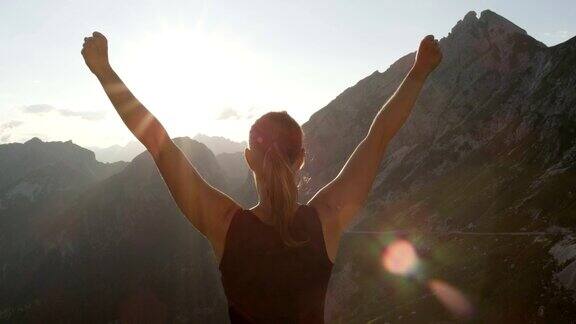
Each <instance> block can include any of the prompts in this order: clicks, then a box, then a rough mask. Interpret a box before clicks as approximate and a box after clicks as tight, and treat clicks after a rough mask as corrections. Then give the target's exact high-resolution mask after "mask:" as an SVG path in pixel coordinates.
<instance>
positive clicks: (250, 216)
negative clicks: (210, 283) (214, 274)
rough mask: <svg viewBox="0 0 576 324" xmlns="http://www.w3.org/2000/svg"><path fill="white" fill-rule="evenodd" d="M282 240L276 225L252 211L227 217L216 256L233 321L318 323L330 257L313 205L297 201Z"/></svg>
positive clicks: (324, 295)
mask: <svg viewBox="0 0 576 324" xmlns="http://www.w3.org/2000/svg"><path fill="white" fill-rule="evenodd" d="M292 233H293V236H294V238H295V239H297V240H306V239H307V240H308V242H307V243H306V244H305V245H303V246H299V247H288V246H286V245H285V244H284V243H283V241H282V239H281V237H280V234H279V233H278V232H277V231H276V229H275V228H274V227H273V226H271V225H267V224H265V223H264V222H262V221H261V220H260V219H259V218H258V217H257V216H256V215H255V214H254V213H252V211H250V210H246V209H239V210H238V211H237V212H236V213H235V215H234V216H233V218H232V221H231V223H230V227H229V228H228V233H227V237H226V244H225V248H224V252H223V254H222V259H221V261H220V273H221V275H222V284H223V286H224V291H225V293H226V297H227V299H228V311H229V314H230V320H231V322H232V323H323V322H324V300H325V298H326V288H327V285H328V280H329V279H330V273H331V271H332V262H331V261H330V259H329V258H328V255H327V253H326V247H325V244H324V235H323V234H322V225H321V223H320V219H319V218H318V214H317V212H316V209H314V208H313V207H312V206H309V205H299V207H298V209H297V212H296V215H295V216H294V223H293V230H292Z"/></svg>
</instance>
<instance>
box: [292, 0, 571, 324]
mask: <svg viewBox="0 0 576 324" xmlns="http://www.w3.org/2000/svg"><path fill="white" fill-rule="evenodd" d="M440 46H441V47H442V49H443V53H444V60H443V62H442V64H441V65H440V66H439V68H438V69H437V71H435V72H434V74H433V75H432V76H431V77H430V79H429V80H428V81H427V83H426V85H425V87H424V90H423V92H422V94H421V96H420V98H419V100H418V102H417V104H416V106H415V108H414V110H413V113H412V115H411V117H410V119H409V121H408V122H407V123H406V125H405V126H404V127H403V128H402V130H401V131H400V132H399V133H398V134H397V136H396V137H395V138H394V140H393V141H392V143H391V144H390V145H389V147H388V150H387V153H386V156H385V158H384V161H383V163H382V165H381V170H380V172H379V175H378V177H377V179H376V181H375V183H374V185H373V190H372V192H371V195H370V197H369V199H368V203H367V206H366V208H364V209H363V210H362V212H361V215H360V218H359V222H358V224H357V225H356V226H355V228H354V229H353V230H352V231H350V232H349V233H348V234H347V235H345V238H344V240H343V243H342V245H341V253H340V255H339V260H338V262H337V270H336V271H335V274H334V276H333V280H332V288H331V292H330V298H329V302H328V305H329V307H328V317H329V318H330V319H331V320H332V321H335V322H358V323H360V322H365V321H367V320H372V319H378V320H380V321H382V322H385V321H389V320H393V319H396V320H407V321H430V320H437V321H442V320H447V319H450V318H451V316H450V314H449V313H448V312H446V311H445V310H444V309H443V307H442V306H441V305H440V303H439V302H437V301H436V299H435V298H434V297H433V295H432V294H431V293H430V291H428V290H427V289H426V288H425V287H426V286H425V281H422V282H409V280H406V279H398V278H395V277H393V276H392V277H391V276H389V275H388V276H386V275H385V276H384V277H382V266H381V263H380V257H381V256H380V253H381V251H382V250H383V249H384V248H385V246H386V244H387V243H389V242H390V241H392V240H393V239H394V238H397V237H398V236H395V235H394V234H391V233H390V232H386V231H389V230H391V231H393V232H392V233H398V231H401V232H402V233H404V234H402V235H400V237H404V238H409V239H410V240H411V241H412V242H414V244H416V245H417V248H418V249H420V250H422V251H423V253H422V254H423V256H422V260H421V261H422V264H424V266H425V267H426V269H427V270H426V274H425V276H424V278H428V279H432V278H434V277H440V278H442V279H443V280H447V281H448V282H450V283H451V284H453V285H455V286H456V287H459V289H461V290H462V291H463V292H464V293H465V294H466V295H467V296H469V298H470V300H471V301H472V302H473V304H474V305H475V307H476V311H477V312H476V316H477V318H478V319H479V320H480V321H484V322H495V321H496V322H501V321H524V322H526V321H528V322H530V321H538V320H539V319H540V320H542V319H546V320H549V321H566V320H567V319H569V318H571V316H572V317H573V316H574V315H575V314H573V309H575V308H574V304H573V301H572V300H571V298H570V297H569V296H570V295H571V294H572V293H571V292H570V291H568V290H566V288H570V287H566V285H564V286H558V285H557V283H558V280H556V278H557V277H558V276H557V275H556V274H557V273H562V274H563V278H566V273H565V272H564V271H566V270H565V268H564V267H570V264H571V263H570V262H565V263H562V264H558V263H556V262H555V261H554V259H553V257H552V255H551V254H550V252H549V251H550V249H551V248H552V247H554V246H556V245H557V244H558V242H560V241H562V240H565V239H566V237H567V235H569V234H567V233H571V232H572V231H574V229H575V228H576V221H575V218H574V213H573V208H574V206H575V205H576V196H575V191H574V187H573V183H574V180H576V169H575V166H576V164H575V162H576V161H574V158H575V156H574V152H575V151H576V137H575V136H574V135H575V134H576V133H575V132H576V118H575V112H576V93H575V92H574V89H575V87H576V71H575V70H574V66H575V65H574V63H576V39H571V40H569V41H567V42H565V43H563V44H560V45H558V46H555V47H552V48H548V47H546V46H545V45H543V44H542V43H540V42H538V41H537V40H535V39H533V38H532V37H530V36H529V35H527V34H526V32H525V31H524V30H522V29H521V28H519V27H517V26H516V25H514V24H513V23H511V22H509V21H508V20H506V19H504V18H502V17H500V16H498V15H497V14H495V13H493V12H491V11H484V12H482V14H481V15H480V17H478V16H477V15H476V14H475V13H469V14H468V15H466V16H465V17H464V19H463V20H461V21H460V22H458V24H457V25H456V26H455V27H454V28H453V30H452V31H451V33H450V34H449V35H448V36H447V37H445V38H443V39H441V41H440ZM413 59H414V54H409V55H407V56H405V57H403V58H401V59H400V60H398V61H397V62H396V63H394V64H393V65H392V66H391V67H390V68H389V69H388V70H387V71H385V72H384V73H380V72H375V73H373V74H372V75H370V76H368V77H367V78H365V79H363V80H361V81H360V82H358V84H356V85H355V86H353V87H351V88H349V89H347V90H346V91H344V92H343V93H342V94H341V95H339V96H338V97H337V98H336V99H334V100H333V101H332V102H331V103H330V104H329V105H328V106H326V107H325V108H323V109H321V110H320V111H318V112H317V113H316V114H314V115H313V116H312V117H311V119H310V120H309V121H308V122H307V123H306V124H305V125H304V131H305V134H306V139H307V140H306V149H307V152H308V159H307V161H306V164H305V170H304V172H303V176H304V180H305V184H304V185H303V187H302V192H301V193H302V196H303V197H304V198H305V199H306V198H308V197H310V196H311V195H313V194H314V193H315V192H316V190H318V189H319V188H320V187H321V186H323V185H324V184H325V183H327V182H328V181H330V180H331V179H332V178H333V177H334V176H335V175H336V174H337V173H338V172H339V171H340V169H341V167H342V165H343V164H344V162H345V161H346V159H347V158H348V156H349V155H350V153H351V152H352V150H353V149H354V148H355V146H356V145H357V144H358V142H359V141H360V140H361V139H362V138H363V136H365V134H366V132H367V130H368V127H369V126H370V123H371V122H372V119H373V118H374V116H375V114H376V113H377V111H378V110H379V109H380V107H381V106H382V104H383V103H384V102H385V101H386V99H387V98H388V97H389V96H390V95H391V94H392V93H393V91H394V90H395V89H396V88H397V86H398V85H399V83H400V82H401V80H402V79H403V77H404V76H405V74H406V73H407V71H408V69H409V68H410V65H411V63H412V62H413ZM558 229H562V230H558ZM366 231H382V232H383V234H377V233H376V234H366ZM463 232H466V233H463ZM386 233H388V234H386ZM568 246H569V245H568ZM437 251H442V255H439V252H437ZM569 269H572V268H569ZM471 278H472V280H471ZM420 279H422V277H421V278H420ZM422 280H423V279H422ZM528 282H529V283H530V284H527V283H528ZM564 282H566V280H564ZM395 285H405V286H409V288H399V287H398V286H395ZM398 289H408V290H410V289H411V290H412V292H411V293H410V294H407V295H403V296H400V295H398V294H400V292H399V291H398ZM361 296H364V297H361ZM403 303H407V304H409V305H410V307H406V306H401V304H403ZM520 309H522V310H523V311H520ZM377 322H378V321H377Z"/></svg>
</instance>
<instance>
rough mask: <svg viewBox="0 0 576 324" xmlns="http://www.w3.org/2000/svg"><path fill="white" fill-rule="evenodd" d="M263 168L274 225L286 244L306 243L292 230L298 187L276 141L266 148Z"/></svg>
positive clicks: (291, 245)
mask: <svg viewBox="0 0 576 324" xmlns="http://www.w3.org/2000/svg"><path fill="white" fill-rule="evenodd" d="M262 169H263V172H264V178H265V179H266V181H267V185H266V190H267V191H268V192H267V197H268V199H270V206H271V208H272V215H273V217H274V219H273V221H274V227H275V228H276V230H278V232H279V233H280V236H281V237H282V240H283V241H284V244H286V245H287V246H290V247H295V246H300V245H302V244H304V243H306V241H297V240H295V239H294V237H293V236H292V234H291V232H290V227H291V225H292V222H293V220H294V215H295V214H296V210H295V209H294V208H295V207H296V206H297V205H296V204H297V199H298V188H297V187H296V181H295V176H294V172H293V171H292V168H291V167H290V164H289V163H288V162H287V159H286V158H285V157H284V154H283V153H282V151H281V150H280V149H279V148H278V145H277V144H276V142H273V143H272V145H270V146H269V147H268V149H267V150H266V153H265V155H264V162H263V165H262Z"/></svg>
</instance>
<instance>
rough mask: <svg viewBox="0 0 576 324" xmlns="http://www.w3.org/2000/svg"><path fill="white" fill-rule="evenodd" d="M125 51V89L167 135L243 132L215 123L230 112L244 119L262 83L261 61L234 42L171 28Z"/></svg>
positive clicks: (211, 34)
mask: <svg viewBox="0 0 576 324" xmlns="http://www.w3.org/2000/svg"><path fill="white" fill-rule="evenodd" d="M125 46H126V47H125V48H124V51H123V56H122V59H121V61H122V62H121V65H122V66H125V67H127V68H126V69H124V71H125V73H124V71H123V73H124V74H125V75H127V76H129V80H127V81H129V82H130V84H129V86H130V87H132V88H133V89H134V92H135V95H136V96H137V97H138V98H139V99H141V101H142V102H143V103H144V104H145V105H146V106H147V108H148V109H149V110H151V111H152V112H153V113H154V114H155V115H156V116H157V117H158V118H159V119H160V120H161V121H162V122H163V123H164V124H165V126H167V128H168V129H169V130H170V131H171V134H173V133H177V134H180V133H181V134H182V135H186V134H188V135H193V134H195V133H197V132H204V133H210V132H213V131H214V130H215V129H220V130H221V131H222V132H223V133H222V132H220V134H219V135H221V136H226V137H231V138H238V137H239V134H242V133H243V132H244V131H245V130H243V129H242V128H246V127H245V126H241V125H237V124H235V125H233V127H230V126H231V125H229V124H230V123H225V122H224V123H223V122H222V121H220V120H218V117H219V115H220V114H221V113H222V111H223V110H226V109H230V108H233V109H234V110H235V111H239V112H240V113H241V114H242V113H246V114H248V111H249V110H250V109H253V106H254V104H255V102H254V99H255V98H257V96H258V89H261V88H262V84H261V83H262V81H263V79H264V78H265V77H263V76H262V73H261V72H262V71H261V67H262V64H261V63H262V60H261V58H259V57H258V56H257V55H256V53H255V52H254V51H252V50H250V48H249V47H247V46H246V44H245V43H243V42H242V41H241V40H240V39H239V38H238V37H236V36H235V35H232V34H227V33H218V32H208V31H206V30H204V29H203V28H200V27H198V28H193V29H190V28H176V27H172V28H166V29H164V30H161V31H159V32H155V33H152V34H148V35H146V36H145V37H143V38H142V39H139V40H136V41H131V42H128V44H127V45H125ZM127 79H128V78H127ZM239 123H240V124H241V122H239ZM224 124H228V125H224Z"/></svg>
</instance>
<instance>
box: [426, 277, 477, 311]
mask: <svg viewBox="0 0 576 324" xmlns="http://www.w3.org/2000/svg"><path fill="white" fill-rule="evenodd" d="M428 287H429V288H430V290H431V291H432V293H434V295H436V297H437V298H438V299H439V300H440V302H441V303H442V304H443V305H444V307H446V308H447V309H448V310H449V311H450V312H451V313H452V315H454V316H456V317H457V318H459V319H467V318H470V317H471V316H472V313H473V311H474V309H473V307H472V304H470V302H469V301H468V299H466V297H464V295H463V294H462V293H461V292H460V291H459V290H458V289H456V288H454V287H452V286H451V285H449V284H447V283H446V282H444V281H441V280H437V279H433V280H430V282H429V283H428Z"/></svg>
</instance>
